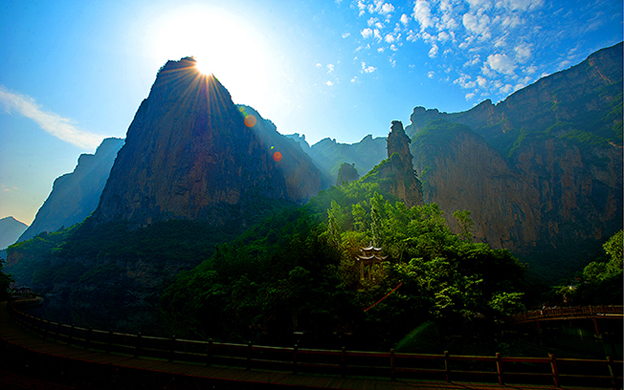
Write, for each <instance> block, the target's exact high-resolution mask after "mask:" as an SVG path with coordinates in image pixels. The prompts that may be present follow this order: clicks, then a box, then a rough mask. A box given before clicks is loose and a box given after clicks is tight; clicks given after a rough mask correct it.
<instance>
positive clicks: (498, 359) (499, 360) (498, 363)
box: [496, 352, 505, 386]
mask: <svg viewBox="0 0 624 390" xmlns="http://www.w3.org/2000/svg"><path fill="white" fill-rule="evenodd" d="M496 372H497V374H498V384H499V385H501V386H502V385H504V384H505V381H504V380H503V360H502V358H501V354H500V353H499V352H496Z"/></svg>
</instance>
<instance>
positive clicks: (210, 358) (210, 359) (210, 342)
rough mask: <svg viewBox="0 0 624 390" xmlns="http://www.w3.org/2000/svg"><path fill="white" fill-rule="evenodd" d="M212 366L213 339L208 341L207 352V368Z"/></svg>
mask: <svg viewBox="0 0 624 390" xmlns="http://www.w3.org/2000/svg"><path fill="white" fill-rule="evenodd" d="M211 364H212V339H208V351H207V352H206V366H209V365H211Z"/></svg>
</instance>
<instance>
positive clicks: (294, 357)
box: [293, 344, 299, 374]
mask: <svg viewBox="0 0 624 390" xmlns="http://www.w3.org/2000/svg"><path fill="white" fill-rule="evenodd" d="M298 349H299V346H297V344H295V347H294V348H293V374H296V373H297V350H298Z"/></svg>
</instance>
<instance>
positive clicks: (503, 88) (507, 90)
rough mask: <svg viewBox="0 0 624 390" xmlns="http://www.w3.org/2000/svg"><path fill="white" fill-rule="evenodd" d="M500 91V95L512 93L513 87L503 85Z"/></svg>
mask: <svg viewBox="0 0 624 390" xmlns="http://www.w3.org/2000/svg"><path fill="white" fill-rule="evenodd" d="M500 91H501V92H502V93H509V92H511V91H513V85H511V84H505V85H504V86H503V87H501V89H500Z"/></svg>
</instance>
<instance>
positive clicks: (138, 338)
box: [134, 332, 141, 358]
mask: <svg viewBox="0 0 624 390" xmlns="http://www.w3.org/2000/svg"><path fill="white" fill-rule="evenodd" d="M140 353H141V332H139V333H137V335H136V340H135V345H134V357H136V358H138V357H139V355H140Z"/></svg>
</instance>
